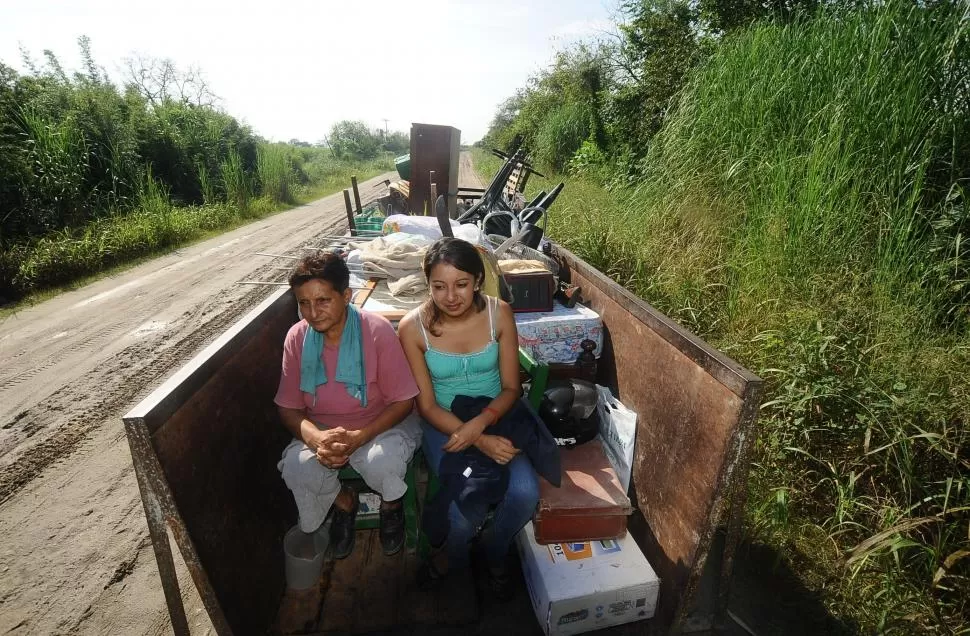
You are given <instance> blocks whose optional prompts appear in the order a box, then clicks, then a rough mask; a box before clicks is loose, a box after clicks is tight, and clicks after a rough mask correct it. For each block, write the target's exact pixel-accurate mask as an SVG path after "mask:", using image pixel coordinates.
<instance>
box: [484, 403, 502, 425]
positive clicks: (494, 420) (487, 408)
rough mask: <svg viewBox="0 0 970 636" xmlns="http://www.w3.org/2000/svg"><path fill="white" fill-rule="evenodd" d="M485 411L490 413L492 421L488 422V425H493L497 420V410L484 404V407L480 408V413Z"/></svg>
mask: <svg viewBox="0 0 970 636" xmlns="http://www.w3.org/2000/svg"><path fill="white" fill-rule="evenodd" d="M486 412H487V413H491V414H492V422H491V423H490V424H489V426H493V425H494V424H496V423H497V422H498V420H499V414H498V411H496V410H495V409H493V408H492V407H490V406H486V407H485V408H483V409H482V413H486Z"/></svg>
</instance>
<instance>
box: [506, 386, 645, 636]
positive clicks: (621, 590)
mask: <svg viewBox="0 0 970 636" xmlns="http://www.w3.org/2000/svg"><path fill="white" fill-rule="evenodd" d="M596 405H597V390H596V386H595V385H594V384H592V383H590V382H587V381H585V380H581V379H578V378H566V379H554V380H552V381H550V384H549V386H548V388H547V389H546V391H545V392H544V393H543V399H542V403H541V405H540V408H539V415H540V416H541V417H542V420H543V422H545V424H546V426H547V427H548V429H549V431H550V433H551V434H552V436H553V438H554V439H555V440H556V443H557V444H558V445H559V446H560V448H561V449H562V452H561V453H560V463H561V469H562V474H561V478H560V484H559V486H558V487H556V486H554V485H553V484H551V483H549V482H548V481H547V480H546V479H544V478H542V477H540V478H539V505H538V507H537V509H536V512H535V515H534V516H533V520H532V522H530V523H529V524H527V525H526V527H525V528H523V530H522V531H521V532H520V533H519V534H518V536H517V537H516V545H517V547H518V551H519V556H520V558H521V560H522V569H523V574H524V576H525V580H526V585H527V586H528V587H529V591H530V599H531V600H532V603H533V609H534V611H535V614H536V618H537V619H538V620H539V624H540V626H541V627H542V629H543V632H544V633H546V634H560V635H566V634H578V633H581V632H586V631H591V630H594V629H602V628H604V627H607V626H610V625H618V624H621V623H629V622H633V621H637V620H642V619H646V618H650V617H652V616H653V615H654V612H655V611H656V604H657V593H658V591H659V587H660V580H659V579H658V578H657V575H656V573H655V572H654V570H653V568H652V567H651V566H650V564H649V563H648V562H647V560H646V558H645V557H644V556H643V553H642V552H641V551H640V548H639V546H638V545H637V543H636V541H634V540H633V538H632V537H630V536H629V535H628V534H627V516H628V515H629V514H630V513H632V512H633V506H632V505H631V503H630V499H629V497H627V494H626V492H625V489H624V488H623V486H622V485H621V482H620V479H619V478H618V476H617V472H616V470H615V469H614V467H613V465H612V464H611V462H610V460H609V459H608V457H607V454H606V453H605V452H604V447H603V442H602V441H601V439H600V437H599V436H598V435H597V433H598V431H599V429H600V418H599V416H598V414H597V408H596Z"/></svg>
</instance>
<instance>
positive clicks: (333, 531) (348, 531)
mask: <svg viewBox="0 0 970 636" xmlns="http://www.w3.org/2000/svg"><path fill="white" fill-rule="evenodd" d="M348 490H350V492H351V493H352V496H353V503H352V505H351V507H350V511H349V512H348V511H346V510H341V509H340V506H338V505H337V503H336V502H334V504H333V508H332V510H331V514H332V515H333V521H331V523H330V544H331V545H332V546H333V558H335V559H346V558H347V557H348V556H350V553H351V552H353V551H354V538H355V536H356V534H357V533H356V529H357V528H356V523H357V507H358V506H359V505H360V504H359V502H358V501H357V491H355V490H352V489H348Z"/></svg>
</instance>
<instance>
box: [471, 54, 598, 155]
mask: <svg viewBox="0 0 970 636" xmlns="http://www.w3.org/2000/svg"><path fill="white" fill-rule="evenodd" d="M604 73H605V70H604V66H603V59H602V58H601V56H600V52H599V51H597V50H595V49H591V48H586V47H578V48H576V49H573V50H569V51H563V52H560V53H559V54H558V55H557V58H556V61H555V63H554V64H553V65H552V67H551V68H550V69H548V70H546V71H543V72H542V73H540V75H539V76H537V77H535V78H533V79H532V80H530V83H529V86H528V88H526V89H525V90H523V91H520V92H519V93H518V94H516V95H515V96H514V97H512V98H510V99H508V100H506V102H505V103H504V104H503V105H502V106H501V107H500V108H499V112H498V113H497V114H496V116H495V119H494V120H493V121H492V125H491V128H490V129H489V132H488V134H487V135H486V137H485V144H486V145H490V146H492V147H498V148H503V149H505V150H509V149H510V148H511V147H513V146H515V145H517V144H523V145H524V146H525V147H526V148H527V149H529V150H531V151H532V154H533V156H534V158H535V159H536V161H538V162H539V163H541V164H544V165H546V166H550V167H552V168H554V169H556V170H561V169H563V168H564V167H565V165H566V163H567V162H568V161H569V160H570V159H571V158H572V156H573V154H574V153H575V152H576V151H577V150H579V147H580V146H581V145H582V143H583V141H585V140H587V139H590V140H591V141H592V142H593V143H596V144H603V143H605V140H604V137H603V134H604V132H603V124H602V122H601V120H600V116H599V102H600V99H601V95H600V94H601V91H602V86H603V76H604Z"/></svg>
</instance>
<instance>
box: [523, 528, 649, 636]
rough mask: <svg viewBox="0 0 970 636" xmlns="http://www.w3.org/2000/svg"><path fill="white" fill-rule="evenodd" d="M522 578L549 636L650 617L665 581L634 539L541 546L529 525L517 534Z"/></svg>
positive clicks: (543, 628)
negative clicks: (523, 577) (661, 581)
mask: <svg viewBox="0 0 970 636" xmlns="http://www.w3.org/2000/svg"><path fill="white" fill-rule="evenodd" d="M515 542H516V546H517V547H518V550H519V556H520V558H521V560H522V574H523V575H524V576H525V582H526V586H527V587H528V588H529V598H530V600H531V601H532V609H533V610H534V611H535V614H536V618H537V619H538V620H539V625H540V626H541V627H542V630H543V632H544V633H545V634H547V636H568V635H569V634H581V633H583V632H588V631H591V630H594V629H602V628H604V627H609V626H611V625H620V624H622V623H632V622H633V621H639V620H643V619H646V618H651V617H652V616H653V614H654V612H655V611H656V609H657V592H658V590H659V588H660V579H658V578H657V574H656V573H655V572H654V571H653V568H652V567H650V564H649V563H647V559H646V557H644V556H643V553H642V552H640V548H639V546H637V544H636V542H635V541H634V540H633V539H632V538H631V537H630V536H625V537H623V538H621V539H613V540H607V541H590V542H587V543H564V544H563V543H553V544H550V545H539V544H538V543H536V541H535V534H534V530H533V527H532V523H531V522H529V523H528V524H526V526H525V527H524V528H523V529H522V531H521V532H519V534H518V535H517V536H516V540H515Z"/></svg>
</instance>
